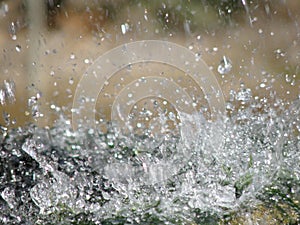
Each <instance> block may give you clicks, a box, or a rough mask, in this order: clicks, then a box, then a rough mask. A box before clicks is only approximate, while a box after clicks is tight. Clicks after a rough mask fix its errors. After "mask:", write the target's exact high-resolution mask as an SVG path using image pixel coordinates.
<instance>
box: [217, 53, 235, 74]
mask: <svg viewBox="0 0 300 225" xmlns="http://www.w3.org/2000/svg"><path fill="white" fill-rule="evenodd" d="M231 69H232V64H231V61H230V59H228V58H226V56H223V59H222V60H221V62H220V64H219V66H218V72H219V73H220V74H221V75H224V74H228V73H229V72H230V71H231Z"/></svg>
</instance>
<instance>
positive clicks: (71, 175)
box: [0, 89, 300, 224]
mask: <svg viewBox="0 0 300 225" xmlns="http://www.w3.org/2000/svg"><path fill="white" fill-rule="evenodd" d="M244 94H245V93H244V89H243V90H241V93H236V98H235V99H236V100H233V102H231V103H232V104H235V102H234V101H237V102H238V101H239V100H240V97H239V96H244ZM250 105H251V107H247V108H244V109H241V110H239V111H238V112H237V113H235V114H234V115H232V116H231V117H230V118H226V119H225V120H224V121H223V122H222V123H221V122H208V121H207V120H205V119H204V118H200V117H193V120H195V119H196V120H197V123H198V124H199V127H198V130H199V132H198V133H197V134H195V136H194V139H195V140H194V141H195V144H194V145H190V146H187V145H185V143H183V142H181V140H180V139H178V138H177V137H169V138H165V139H163V141H162V142H161V143H160V145H159V146H156V147H151V146H150V147H149V145H147V144H146V143H147V142H145V140H144V139H143V137H139V136H135V137H124V136H119V135H118V133H114V132H113V126H112V127H111V129H110V130H109V131H108V133H106V134H104V133H100V132H98V131H96V130H93V129H89V130H79V131H77V132H73V131H72V129H71V127H70V121H68V120H66V119H64V118H63V117H62V118H61V119H60V120H59V121H58V122H57V124H56V126H54V127H53V128H51V129H46V128H43V129H42V128H37V127H34V126H28V127H25V128H18V129H16V130H11V131H10V132H9V133H8V134H7V135H6V136H5V137H3V138H4V140H3V142H2V144H1V176H0V179H1V180H0V181H1V182H0V190H1V198H2V199H1V216H0V221H1V223H25V224H31V223H34V224H36V223H38V224H44V223H46V222H50V221H51V223H54V224H57V223H63V224H68V223H72V222H74V221H92V222H93V223H95V224H100V223H105V222H107V223H113V224H124V223H129V224H130V223H132V224H135V223H142V222H145V221H146V222H147V223H149V221H152V222H153V221H154V222H153V223H155V222H156V223H171V224H174V223H179V224H181V223H190V222H193V221H201V220H200V219H199V218H200V217H201V216H202V217H203V215H204V214H205V215H206V212H209V214H210V215H216V217H217V218H222V217H223V216H224V215H227V214H228V213H229V212H232V211H237V210H240V209H242V208H243V207H244V206H245V205H247V208H249V206H255V205H256V204H258V202H259V198H257V196H258V194H263V193H264V192H263V190H264V188H265V187H267V186H269V185H272V184H273V183H274V182H275V183H276V180H278V176H279V174H280V173H282V172H283V171H285V168H288V170H289V173H290V174H292V175H293V176H292V177H293V179H294V180H296V181H297V182H299V176H300V174H299V171H300V170H299V169H300V168H299V163H298V162H299V160H300V155H299V146H300V142H299V126H298V123H299V121H298V120H299V114H300V102H299V101H296V102H295V103H294V104H293V105H292V106H289V108H286V107H279V108H275V107H271V106H270V105H269V106H268V107H267V108H268V110H263V109H262V108H261V112H259V113H257V112H256V110H257V109H258V108H259V106H261V104H260V102H259V101H257V102H255V101H254V100H251V104H250ZM225 125H226V127H227V129H226V130H225V132H224V133H223V135H224V137H225V140H226V143H225V145H224V147H223V148H222V149H217V148H214V146H216V145H215V144H214V143H213V142H214V141H216V142H218V140H214V139H213V138H212V137H211V134H210V133H209V130H210V131H211V130H212V131H215V130H219V129H220V126H225ZM212 133H213V132H212ZM183 153H184V154H187V153H188V154H189V157H188V160H185V161H183V162H182V157H183V155H182V154H183ZM179 165H180V170H179V171H177V170H174V171H176V173H173V172H174V171H172V169H174V168H177V167H178V166H179ZM169 173H170V174H171V176H170V174H169ZM162 176H168V179H167V180H165V179H162V178H161V177H162ZM294 194H295V195H296V196H298V197H299V189H295V190H294Z"/></svg>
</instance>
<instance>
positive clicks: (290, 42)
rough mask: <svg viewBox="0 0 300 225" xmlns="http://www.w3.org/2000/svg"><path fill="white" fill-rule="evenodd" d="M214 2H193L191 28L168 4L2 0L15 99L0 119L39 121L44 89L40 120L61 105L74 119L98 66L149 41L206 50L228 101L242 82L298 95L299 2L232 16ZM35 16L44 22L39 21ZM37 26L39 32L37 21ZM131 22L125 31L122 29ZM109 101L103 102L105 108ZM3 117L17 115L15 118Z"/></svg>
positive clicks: (255, 6) (251, 7)
mask: <svg viewBox="0 0 300 225" xmlns="http://www.w3.org/2000/svg"><path fill="white" fill-rule="evenodd" d="M146 2H147V1H146ZM174 2H177V1H174ZM207 2H209V1H207ZM207 2H206V3H202V5H201V4H196V6H197V7H198V8H197V7H196V6H195V7H193V10H192V11H191V13H192V14H193V13H194V14H195V15H198V14H199V16H197V17H194V18H195V20H196V22H195V23H194V24H195V25H194V26H188V25H187V24H188V23H186V22H187V21H186V20H182V18H181V17H180V15H178V18H177V17H176V15H177V14H176V13H172V10H170V11H168V10H167V9H168V4H169V5H170V4H171V3H169V2H166V3H163V2H159V3H157V2H156V1H153V3H152V4H153V5H151V3H150V2H148V3H145V1H126V0H118V1H108V0H107V1H105V0H102V1H92V0H87V1H83V0H82V1H79V0H78V1H71V0H64V1H63V0H52V1H51V0H49V1H48V2H47V4H46V3H45V5H44V10H42V11H30V5H29V4H32V3H30V0H27V1H23V0H15V1H11V0H10V1H9V0H7V1H1V2H0V17H1V19H0V47H1V55H0V68H1V70H0V73H1V74H0V87H1V85H2V84H3V82H4V80H12V81H13V82H14V83H15V88H16V91H15V99H16V100H15V102H14V103H9V102H6V104H3V105H0V124H1V125H3V126H6V125H9V126H19V125H23V124H24V122H26V121H35V120H34V119H33V118H32V115H31V114H32V107H31V106H28V99H29V98H31V97H34V96H36V95H37V94H38V93H40V97H39V96H38V97H39V99H38V100H37V105H38V106H39V112H40V113H41V114H43V116H42V117H39V118H37V119H36V121H35V122H36V123H37V124H39V125H41V126H44V125H51V124H52V122H53V120H54V119H55V118H57V109H58V108H57V107H59V108H60V111H63V113H64V114H66V115H68V116H70V114H71V113H70V111H71V108H72V101H73V97H74V92H75V89H76V85H77V83H78V82H79V80H80V78H81V76H82V75H83V73H84V71H85V70H86V69H87V68H88V67H89V66H90V65H91V63H92V62H93V61H94V60H95V59H96V58H97V57H99V56H100V55H101V54H103V53H105V52H107V51H108V50H110V49H111V48H113V47H115V46H117V45H120V44H122V43H126V42H131V41H137V40H143V39H161V40H168V41H172V42H175V43H178V44H180V45H183V46H186V47H187V48H189V49H190V50H191V51H194V52H195V53H198V54H201V57H202V59H203V60H204V61H205V62H206V63H207V64H208V66H210V67H211V68H212V70H213V72H214V73H215V75H216V77H217V79H218V81H219V83H220V85H221V87H222V90H223V93H224V96H225V98H226V99H229V97H230V91H231V90H235V91H237V90H238V89H239V88H240V86H241V84H242V83H243V84H244V85H245V86H246V87H248V88H251V89H252V93H253V95H254V96H260V97H263V96H266V98H268V95H269V93H270V91H272V92H276V95H277V97H278V98H282V99H284V100H285V101H291V100H293V99H296V98H298V97H299V94H300V90H299V80H300V63H299V62H300V60H299V58H300V25H299V23H300V1H294V0H286V1H280V0H276V1H248V4H247V5H246V6H243V5H241V6H242V7H241V8H240V9H238V10H236V11H234V12H232V13H229V14H230V15H227V16H224V15H222V13H220V11H218V10H217V9H216V8H214V7H213V6H212V5H210V4H208V3H207ZM241 2H242V1H241ZM192 3H193V1H192ZM192 3H191V4H192ZM174 4H175V3H174ZM185 4H187V3H185ZM171 5H172V4H171ZM171 9H172V8H171ZM197 12H201V13H198V14H197ZM35 14H39V15H40V16H42V18H44V20H42V21H35V20H34V19H35ZM183 14H184V13H183ZM36 18H39V17H38V16H36ZM33 21H34V23H33ZM172 21H173V22H172ZM38 23H40V25H39V26H40V27H38V29H36V27H35V26H38V25H32V24H38ZM125 23H126V24H127V25H128V26H129V29H128V30H127V31H126V33H124V32H122V29H121V25H122V24H125ZM32 34H36V35H34V36H32ZM223 56H226V58H228V59H230V61H231V63H232V70H231V71H230V72H229V73H228V74H224V75H221V74H219V73H218V71H217V68H218V65H219V64H220V61H221V60H222V58H223ZM134 76H135V75H134ZM136 76H137V77H139V76H140V74H136ZM112 83H113V81H112ZM112 87H113V86H112ZM107 91H108V92H109V88H108V90H107ZM109 104H110V103H109V102H105V99H104V100H103V99H102V100H101V101H100V102H99V105H100V107H103V108H104V109H105V110H106V112H109V109H108V108H109V107H110V105H109ZM105 110H104V111H105ZM4 114H5V115H6V116H4V117H6V118H7V115H10V116H9V118H10V120H11V121H10V123H9V122H5V119H4V117H3V116H2V115H4ZM14 119H15V121H16V122H15V123H12V120H14ZM6 123H7V124H6Z"/></svg>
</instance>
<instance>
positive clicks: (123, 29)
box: [121, 23, 130, 34]
mask: <svg viewBox="0 0 300 225" xmlns="http://www.w3.org/2000/svg"><path fill="white" fill-rule="evenodd" d="M129 28H130V27H129V24H128V23H124V24H122V25H121V31H122V34H126V33H127V32H128V31H129Z"/></svg>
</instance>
